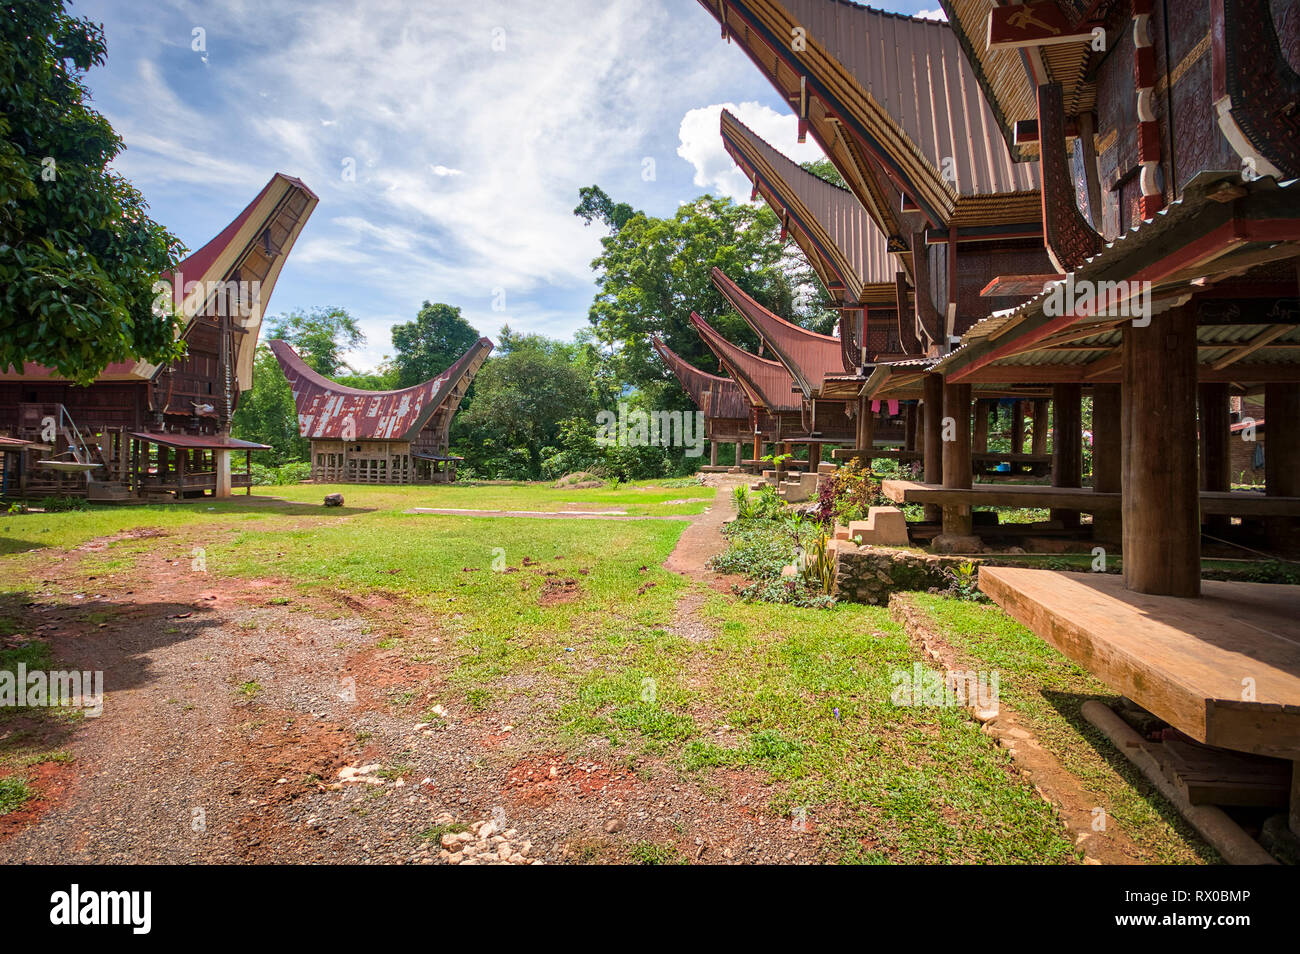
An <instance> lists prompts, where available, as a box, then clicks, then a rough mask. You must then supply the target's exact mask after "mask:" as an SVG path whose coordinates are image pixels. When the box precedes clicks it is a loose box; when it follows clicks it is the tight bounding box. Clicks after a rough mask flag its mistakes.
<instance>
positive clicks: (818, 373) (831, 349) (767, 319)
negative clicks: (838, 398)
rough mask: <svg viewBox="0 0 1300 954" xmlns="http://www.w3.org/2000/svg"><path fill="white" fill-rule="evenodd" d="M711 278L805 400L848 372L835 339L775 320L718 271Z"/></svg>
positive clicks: (714, 270)
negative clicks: (833, 376)
mask: <svg viewBox="0 0 1300 954" xmlns="http://www.w3.org/2000/svg"><path fill="white" fill-rule="evenodd" d="M711 275H712V278H713V284H714V285H715V286H716V287H717V289H718V291H720V292H721V293H722V297H723V298H725V299H727V301H728V302H730V304H731V306H732V307H733V308H735V309H736V311H737V312H739V313H740V316H741V317H742V318H744V319H745V321H746V323H748V324H749V326H750V327H751V328H753V329H754V333H755V334H757V335H758V336H759V337H760V338H762V339H763V341H764V342H765V343H766V344H767V346H768V347H769V348H771V349H772V352H773V353H774V354H775V355H776V356H777V357H778V358H780V359H781V363H782V364H783V365H785V367H786V369H787V370H788V371H789V372H790V374H791V375H792V376H793V378H794V380H795V381H796V382H798V384H799V388H800V390H801V391H803V392H804V396H805V397H812V396H814V394H815V393H816V392H817V391H819V390H820V389H821V386H822V381H823V380H824V379H825V377H826V375H828V374H842V373H843V372H845V371H847V370H849V369H848V368H845V367H844V352H843V349H842V348H841V347H840V339H839V338H832V337H831V336H830V335H819V334H817V333H816V332H815V331H809V330H808V329H807V328H800V327H799V326H798V325H795V324H791V323H790V322H788V321H786V320H785V319H784V318H778V317H777V316H776V315H774V314H772V313H771V312H770V311H768V310H767V309H766V308H764V307H763V306H762V305H760V304H759V303H758V302H756V301H754V299H753V298H751V297H749V295H747V294H745V292H744V291H743V290H742V289H741V288H740V286H739V285H737V284H736V283H735V282H733V281H732V280H731V279H730V278H728V277H727V275H726V273H725V272H724V271H723V270H722V269H720V268H715V269H713V271H712V272H711Z"/></svg>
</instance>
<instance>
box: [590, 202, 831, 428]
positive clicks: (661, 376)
mask: <svg viewBox="0 0 1300 954" xmlns="http://www.w3.org/2000/svg"><path fill="white" fill-rule="evenodd" d="M593 188H594V187H593ZM582 209H583V206H581V205H580V206H579V210H578V214H579V215H581V214H582ZM780 232H781V229H780V223H779V222H778V220H777V218H776V216H775V215H774V214H773V213H772V211H771V210H770V209H769V208H767V207H766V206H751V205H737V204H736V203H734V202H732V201H731V200H730V199H725V198H723V199H716V198H714V197H713V196H708V195H705V196H701V197H699V198H698V199H696V200H694V201H693V202H688V203H685V204H683V205H681V206H679V207H678V209H677V212H676V213H675V214H674V215H673V216H672V217H671V218H656V217H653V216H648V215H646V214H644V213H641V212H637V213H635V214H634V215H632V216H631V217H630V218H628V219H627V221H625V222H624V223H623V224H622V226H621V227H620V228H618V229H617V230H612V233H611V234H610V235H608V236H606V237H605V238H603V239H601V244H602V246H603V250H602V252H601V254H600V256H599V257H598V258H597V259H596V260H595V261H593V262H592V268H593V269H594V270H595V271H596V273H597V279H596V281H597V287H598V290H597V294H596V298H595V301H594V302H593V303H592V306H591V310H590V312H589V315H588V318H589V320H590V322H591V324H592V327H593V329H594V331H595V340H596V343H597V344H598V345H599V346H600V347H601V348H602V349H603V350H604V351H605V352H606V356H607V361H608V363H609V370H610V372H611V373H612V375H613V376H614V377H615V378H616V379H617V380H619V381H622V382H626V383H628V384H630V385H632V386H634V387H636V388H638V389H653V388H654V386H655V385H656V384H657V385H660V386H662V384H663V383H664V382H665V380H666V378H667V372H666V371H665V370H664V369H663V368H662V366H661V364H660V362H659V361H658V360H657V358H656V357H655V356H654V353H653V349H652V348H651V345H650V336H651V335H659V336H661V337H662V338H663V339H664V340H665V342H666V343H667V344H668V346H669V347H670V348H672V349H673V350H674V351H676V352H677V353H678V354H680V355H683V356H684V357H686V358H687V359H688V360H690V361H692V362H694V363H695V364H696V365H698V366H699V367H702V368H709V367H714V368H716V366H717V362H716V360H715V359H713V358H712V356H711V355H709V354H708V352H707V349H706V348H705V347H704V344H703V342H702V341H701V340H700V338H699V335H697V334H696V333H695V330H694V329H693V328H692V327H691V324H690V314H691V312H692V311H695V312H698V313H699V315H700V316H701V317H703V318H704V319H705V320H706V321H708V322H709V323H710V324H712V325H713V326H714V327H716V328H717V329H718V330H719V331H720V332H722V334H724V335H725V336H726V337H727V338H728V339H730V340H731V341H734V342H736V343H737V344H740V345H742V346H744V347H747V348H749V349H750V350H752V351H758V350H759V348H758V339H757V337H756V336H755V335H754V334H753V333H752V332H751V331H750V329H749V326H748V325H746V324H745V322H744V320H743V319H742V318H741V317H740V316H739V315H737V314H736V313H735V311H734V310H733V309H732V308H731V306H730V305H729V304H727V302H726V300H725V299H724V298H723V297H722V295H721V294H720V293H719V292H718V290H717V289H716V288H715V287H714V285H713V281H712V279H711V278H710V272H711V271H712V269H713V268H714V267H715V266H716V267H719V268H721V269H722V270H723V271H724V272H726V274H727V275H728V277H730V278H731V279H732V280H733V281H735V282H736V283H737V284H738V285H740V286H741V288H743V289H744V290H745V291H746V292H748V293H749V294H750V295H752V296H753V297H754V298H755V299H756V300H757V301H758V302H760V303H761V304H763V305H764V306H766V307H767V308H769V309H770V310H772V311H773V312H775V313H776V314H778V315H782V316H785V317H793V318H795V319H796V320H802V319H804V318H805V317H806V316H805V315H804V314H801V313H800V309H799V308H797V307H796V302H797V295H798V293H799V290H800V286H801V283H802V282H803V281H804V280H805V276H806V273H808V267H807V263H806V262H804V261H803V259H802V258H801V257H800V256H798V254H797V249H796V248H795V247H794V246H793V245H792V243H790V242H789V241H782V239H781V235H780ZM679 392H680V389H668V390H667V391H666V392H665V393H664V395H663V400H664V401H669V402H678V406H685V405H683V404H681V403H680V402H682V401H683V400H684V395H680V393H679ZM647 396H648V397H649V396H651V395H650V393H649V390H647ZM659 406H664V405H662V404H661V405H659Z"/></svg>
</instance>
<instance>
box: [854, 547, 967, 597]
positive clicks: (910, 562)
mask: <svg viewBox="0 0 1300 954" xmlns="http://www.w3.org/2000/svg"><path fill="white" fill-rule="evenodd" d="M835 544H836V546H835V555H836V561H835V591H834V594H833V595H834V596H835V597H836V598H837V599H841V600H845V601H846V602H849V603H870V604H873V605H876V606H884V605H885V604H887V603H888V602H889V595H890V594H891V593H894V592H896V591H899V590H920V591H922V592H925V591H927V590H930V589H940V590H946V589H947V588H948V586H949V584H951V582H952V578H951V577H950V576H949V575H948V574H947V573H946V572H945V570H948V569H956V568H957V567H959V566H961V565H962V564H963V563H974V564H976V565H977V566H978V565H979V562H980V561H979V560H972V559H970V558H969V557H950V556H939V555H936V554H932V553H920V552H917V551H915V550H894V549H890V548H888V547H873V546H861V547H859V546H854V545H853V544H852V543H851V542H849V541H846V540H837V541H835Z"/></svg>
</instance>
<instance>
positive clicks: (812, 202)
mask: <svg viewBox="0 0 1300 954" xmlns="http://www.w3.org/2000/svg"><path fill="white" fill-rule="evenodd" d="M721 126H722V139H723V142H724V143H725V144H726V145H727V151H728V152H730V153H731V155H732V157H733V158H735V159H736V161H737V164H738V165H739V166H740V168H741V171H743V172H744V173H745V175H747V176H748V177H749V179H750V181H751V182H753V181H755V177H756V176H758V177H761V178H760V186H761V185H763V184H766V185H769V186H770V187H771V188H772V189H773V190H775V192H776V194H777V197H778V199H779V206H778V207H776V208H775V211H776V213H777V215H782V214H783V213H785V212H786V211H787V210H788V211H789V212H790V214H791V216H792V217H793V218H795V219H796V222H795V223H794V224H795V225H796V226H797V227H796V228H795V230H794V237H795V240H796V241H797V242H799V245H800V247H801V248H803V249H804V253H805V254H806V255H807V256H808V257H809V258H810V259H812V258H815V257H817V256H819V255H823V254H825V255H827V256H829V257H830V258H831V259H832V260H833V261H834V264H835V267H836V270H837V271H839V272H840V273H841V274H840V277H841V278H842V280H843V281H844V283H845V285H846V289H845V292H844V293H841V295H839V296H838V297H839V300H841V301H848V302H849V303H851V304H856V303H857V302H858V300H859V298H860V296H861V294H862V286H863V285H867V284H873V283H888V284H890V285H892V284H893V281H894V275H895V273H896V272H897V271H898V266H897V265H896V264H895V262H894V260H893V256H892V255H890V253H889V250H888V248H887V246H886V243H885V236H884V234H883V233H882V232H881V231H880V229H879V228H878V227H877V226H876V224H875V223H874V222H872V220H871V217H870V216H869V215H867V210H866V209H864V208H863V207H862V203H861V202H859V201H858V200H857V197H856V196H854V194H853V193H852V192H850V191H849V190H848V189H844V188H841V187H840V186H836V185H832V184H831V183H829V182H827V181H826V180H825V179H823V178H821V177H820V176H816V175H813V174H812V173H811V172H809V171H808V170H806V169H804V168H803V167H802V166H800V165H799V164H798V163H796V162H795V161H794V160H792V159H789V158H788V157H786V156H784V155H782V154H781V153H780V152H779V151H777V150H776V149H774V148H773V147H772V146H771V144H769V143H768V142H767V141H765V140H764V139H763V138H762V137H760V136H759V135H758V134H757V133H755V132H754V131H753V130H752V129H750V128H749V127H748V126H746V125H745V124H744V123H742V122H741V121H740V120H739V119H737V118H736V117H735V116H734V115H732V114H731V112H729V111H728V110H725V109H724V110H723V111H722V119H721ZM765 198H767V196H765ZM769 201H770V199H769ZM810 238H811V239H814V240H815V241H816V242H817V243H818V244H819V245H820V246H822V247H821V248H819V247H816V246H814V247H812V248H809V247H808V246H809V245H810V244H812V243H811V242H810ZM832 294H834V291H832Z"/></svg>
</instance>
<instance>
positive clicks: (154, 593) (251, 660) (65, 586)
mask: <svg viewBox="0 0 1300 954" xmlns="http://www.w3.org/2000/svg"><path fill="white" fill-rule="evenodd" d="M729 495H730V488H729V487H723V488H719V497H718V506H715V507H713V508H711V509H710V511H708V512H707V513H705V514H703V515H700V516H699V517H696V518H693V519H692V521H691V526H690V527H689V528H688V530H687V531H686V532H685V533H684V534H683V537H682V540H681V542H679V544H678V547H677V549H676V550H675V551H674V553H673V555H672V558H671V560H670V565H671V566H672V568H674V569H676V570H677V572H682V573H686V574H688V575H690V576H692V578H694V579H698V580H700V581H702V582H710V579H711V577H712V578H713V581H716V580H717V579H720V578H717V577H714V576H713V575H712V574H709V573H708V571H707V570H705V568H704V563H705V561H706V560H707V559H708V557H709V556H711V555H712V554H713V553H714V552H716V551H717V550H718V549H720V548H721V534H720V529H721V526H722V523H723V522H725V520H726V519H728V518H729V516H730V508H731V501H730V496H729ZM678 519H680V518H678ZM232 532H233V531H232ZM205 534H207V540H206V542H208V543H210V542H211V530H210V529H209V530H206V531H205ZM158 536H159V539H158V540H157V544H156V548H155V549H153V550H152V551H150V552H147V553H144V554H140V555H139V556H138V557H137V562H136V565H135V567H134V568H132V569H129V570H122V571H119V572H117V573H116V574H114V576H113V577H112V578H111V579H106V578H101V579H98V580H94V579H92V580H91V581H90V582H88V581H87V578H86V577H85V575H84V571H80V569H79V566H80V562H81V558H82V557H84V556H86V555H87V554H89V553H93V552H95V551H97V550H102V548H103V545H104V541H94V542H92V543H90V544H88V545H86V546H84V547H81V548H78V549H77V550H74V551H72V552H71V553H69V554H60V555H57V556H52V557H51V559H50V560H49V562H48V563H47V564H45V565H43V566H42V567H41V568H40V570H39V571H37V572H40V573H41V577H40V578H41V579H42V580H43V581H44V582H43V584H42V589H41V592H40V594H39V596H38V598H37V599H36V600H35V601H34V602H33V603H32V604H31V605H27V606H20V607H9V608H7V609H12V610H13V611H14V612H15V613H16V614H17V615H18V616H19V617H20V618H21V619H22V622H23V625H24V627H25V628H26V629H27V631H28V632H32V633H36V634H39V635H41V636H42V637H43V638H47V639H48V640H49V642H50V644H51V647H52V649H53V652H54V655H55V657H56V658H57V659H59V660H60V661H62V662H63V663H65V664H66V665H68V666H71V667H76V668H78V669H86V670H102V671H103V672H104V674H105V685H106V687H107V690H108V691H107V694H106V698H105V703H104V712H103V715H102V716H100V717H98V718H87V719H84V720H81V721H79V722H77V723H75V724H72V725H70V726H67V727H66V728H54V729H52V728H49V727H48V726H47V727H46V728H45V729H39V728H38V727H36V726H35V725H27V724H19V723H13V722H11V723H7V724H6V726H5V727H4V728H3V729H0V747H3V746H4V745H6V743H7V742H14V741H16V740H15V739H14V738H9V739H6V736H12V734H13V733H14V732H15V731H26V732H28V734H29V735H30V734H31V733H32V732H38V733H39V732H48V738H46V739H44V740H43V742H44V743H45V747H47V748H55V747H58V748H61V749H63V750H65V751H67V752H68V753H70V755H71V756H72V759H73V760H72V761H70V762H50V763H47V764H45V765H42V766H41V768H40V770H39V771H37V772H35V774H34V776H33V781H32V784H33V786H34V789H35V791H36V793H37V797H36V798H34V799H33V800H32V801H30V802H28V804H27V805H26V806H25V807H24V809H23V810H22V811H21V812H16V813H13V814H12V815H10V816H5V817H6V819H7V823H6V824H5V825H4V826H3V827H0V863H14V862H44V863H58V862H89V863H117V862H130V863H165V862H200V863H201V862H258V863H278V862H313V861H320V862H341V863H371V862H409V863H425V864H430V863H439V862H443V861H446V860H448V853H445V852H442V851H441V847H440V841H441V839H442V837H443V835H444V833H448V832H454V831H455V830H456V826H464V825H471V824H474V823H477V822H483V821H490V822H491V823H492V825H491V827H492V828H495V829H496V832H495V833H494V834H492V835H491V837H486V836H485V837H484V838H483V839H481V840H479V841H475V842H472V845H473V846H474V847H477V848H480V850H479V852H478V854H477V855H474V856H473V857H471V856H470V854H467V853H466V852H465V851H463V850H458V851H457V853H456V854H455V855H454V856H452V857H453V858H454V860H456V861H459V862H462V863H480V861H481V859H483V858H486V857H488V856H489V855H492V856H493V857H495V856H496V855H497V854H500V853H503V852H504V853H505V855H506V856H507V857H509V858H512V859H513V861H514V863H525V862H529V863H535V862H539V861H540V862H564V861H588V862H602V861H647V860H654V861H678V860H686V861H711V862H723V863H732V862H742V861H743V862H750V863H753V862H792V861H813V860H816V859H817V858H818V850H817V843H816V841H815V838H814V837H812V836H810V835H809V834H808V833H806V832H801V831H796V830H794V829H793V828H792V826H791V824H790V819H789V818H788V817H780V816H774V815H772V814H770V813H769V811H768V809H767V805H768V804H769V802H770V800H771V796H772V791H771V789H770V787H768V786H767V785H765V784H764V783H763V782H762V780H760V779H759V777H758V776H757V775H755V774H752V773H749V772H745V771H730V770H720V771H717V772H714V773H711V774H709V775H708V776H707V777H696V776H689V777H688V776H682V775H679V774H678V772H677V771H676V770H675V769H674V768H672V767H671V766H670V765H668V764H666V763H664V762H662V761H660V760H656V759H653V758H641V759H638V760H637V761H636V764H635V766H632V765H630V764H629V763H628V761H627V757H626V755H624V754H622V753H620V752H619V751H618V750H615V749H612V748H611V747H610V745H609V743H608V742H607V741H606V740H604V739H599V738H598V739H591V740H587V741H586V742H584V743H583V748H582V749H581V750H580V751H577V752H573V751H568V752H565V751H561V750H560V749H559V748H558V747H557V746H556V744H555V742H554V741H553V739H554V698H553V697H552V696H550V695H549V694H548V692H547V685H546V682H545V680H546V678H547V677H546V676H545V674H544V673H541V672H539V673H536V674H523V675H517V676H514V677H510V678H509V679H507V680H506V685H505V686H504V689H503V695H504V699H502V700H501V701H500V702H499V703H497V704H495V705H494V706H493V707H491V708H489V709H488V710H487V711H478V710H476V709H473V708H471V707H470V706H468V705H466V704H465V703H464V698H465V697H464V693H463V692H462V691H459V690H456V689H454V688H453V687H451V686H450V685H449V683H448V677H449V675H450V673H451V672H452V671H453V669H454V668H455V665H456V660H457V658H458V655H459V654H460V653H463V652H464V649H463V648H462V647H459V646H457V645H456V644H455V642H454V641H453V640H451V639H449V638H445V637H444V636H443V635H442V634H441V633H440V632H439V631H438V629H437V626H436V623H433V622H430V619H429V616H428V614H427V612H425V611H423V609H422V608H419V607H414V606H409V605H406V604H404V603H403V602H401V601H399V600H395V599H391V598H385V597H368V598H365V599H358V598H355V597H352V596H349V595H347V594H342V593H339V594H334V595H333V596H332V597H330V596H322V597H304V596H302V595H301V594H300V593H298V591H297V590H296V588H295V587H293V586H292V585H291V584H290V583H288V582H287V581H282V580H278V579H275V578H274V577H270V578H265V579H257V580H228V579H216V578H211V579H210V578H208V577H206V576H204V575H202V574H197V573H195V572H194V570H193V569H192V567H191V563H190V558H189V554H190V550H191V547H192V546H193V544H194V541H192V540H190V539H188V538H187V536H186V535H185V534H184V533H175V534H158ZM88 586H89V587H94V589H93V590H89V589H87V588H86V587H88ZM692 593H693V594H694V596H692V595H688V596H687V597H686V598H685V599H684V600H683V601H682V604H681V606H679V613H678V625H682V626H686V627H693V630H692V631H693V632H694V633H695V635H694V636H691V635H690V634H688V633H684V634H683V635H687V636H688V638H708V636H709V633H708V632H707V627H703V626H702V624H701V623H700V621H699V620H698V618H697V617H696V616H695V614H694V609H693V607H695V606H698V605H699V600H702V598H703V594H702V592H699V591H698V590H693V591H692ZM693 599H694V600H695V601H694V602H692V600H693ZM393 636H400V637H401V638H402V641H403V643H406V644H410V643H412V642H418V644H419V646H420V647H421V651H420V653H419V654H418V656H417V657H416V658H418V659H419V660H420V661H419V662H413V661H412V655H411V654H410V653H407V652H404V651H403V650H401V649H396V648H384V647H385V646H388V645H390V644H389V642H388V640H389V639H390V638H391V637H393ZM26 741H27V742H30V741H32V740H31V739H27V740H26ZM503 839H504V840H503ZM453 847H456V846H453Z"/></svg>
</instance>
